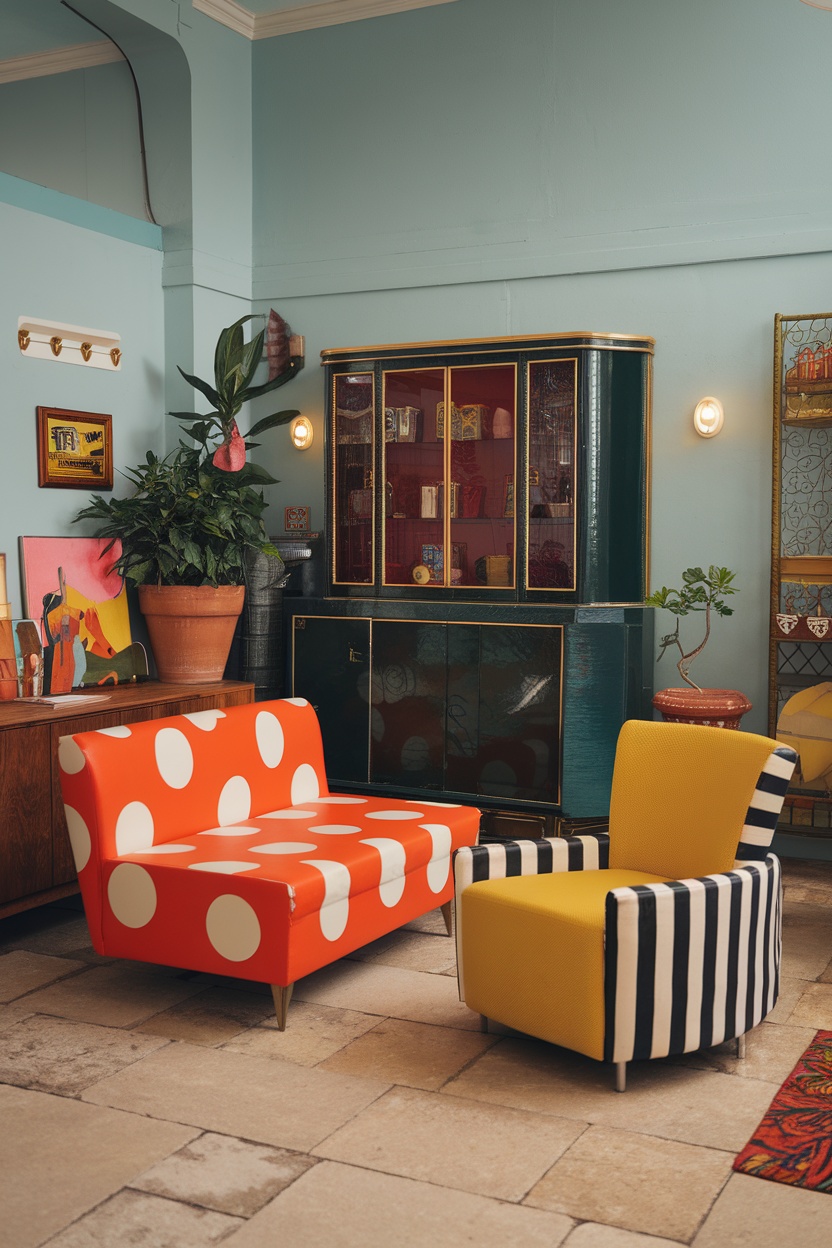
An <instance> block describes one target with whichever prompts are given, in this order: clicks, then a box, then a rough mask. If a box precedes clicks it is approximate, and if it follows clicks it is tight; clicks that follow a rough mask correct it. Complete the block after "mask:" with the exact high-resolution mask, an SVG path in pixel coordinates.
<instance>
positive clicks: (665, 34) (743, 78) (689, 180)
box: [253, 0, 832, 730]
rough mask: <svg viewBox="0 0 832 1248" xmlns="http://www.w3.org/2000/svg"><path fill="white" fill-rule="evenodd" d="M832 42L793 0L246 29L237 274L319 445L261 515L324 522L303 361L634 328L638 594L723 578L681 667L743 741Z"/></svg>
mask: <svg viewBox="0 0 832 1248" xmlns="http://www.w3.org/2000/svg"><path fill="white" fill-rule="evenodd" d="M830 53H832V15H830V14H828V13H822V12H820V11H819V10H813V9H811V8H809V7H808V6H805V5H801V4H799V3H797V0H794V2H789V3H783V0H732V3H730V4H725V3H724V0H697V3H696V4H693V5H691V4H690V3H687V2H686V0H630V2H629V3H628V4H626V5H622V4H619V3H616V2H613V0H584V2H583V3H581V4H576V3H573V2H571V0H513V3H512V4H511V5H506V4H504V3H502V2H501V0H458V2H457V3H455V4H451V5H440V6H438V7H432V8H426V9H422V10H418V11H413V12H409V13H402V14H397V15H391V16H389V17H385V18H379V19H377V20H375V21H367V22H356V23H353V24H351V25H347V26H340V27H337V28H329V29H324V30H316V31H307V32H303V33H299V34H296V35H292V36H288V37H285V38H281V39H273V40H264V41H261V42H258V43H256V44H255V45H254V114H255V134H254V140H255V151H256V152H257V160H256V162H255V165H254V188H255V198H254V222H255V232H254V239H255V244H254V260H255V264H254V276H253V289H254V295H255V299H256V300H257V302H258V306H261V307H264V308H265V307H266V306H268V305H269V304H274V306H276V307H278V309H279V310H280V311H281V312H282V314H283V315H284V316H286V317H287V318H288V319H289V320H290V321H291V323H292V325H293V326H294V328H295V329H296V330H298V331H299V332H304V333H305V334H306V335H307V359H308V361H309V364H308V367H307V371H306V372H305V373H304V374H302V375H301V378H300V380H299V381H298V382H297V383H296V386H295V387H293V389H292V393H291V400H292V405H293V406H298V405H299V406H303V407H304V408H305V409H307V410H309V411H311V413H312V414H313V420H314V421H315V424H316V429H317V431H318V434H319V437H318V438H317V439H316V442H315V444H314V445H313V448H312V449H311V451H309V452H308V453H307V454H305V455H302V456H296V457H295V458H294V459H292V460H291V465H292V472H291V476H289V474H288V473H287V472H285V471H284V473H283V474H282V475H283V477H284V482H285V481H286V478H289V483H288V484H286V483H284V484H282V485H281V486H280V487H277V488H276V489H275V490H274V491H273V494H274V502H275V504H276V505H277V506H278V508H280V509H282V507H283V505H284V504H285V503H303V502H310V503H311V505H312V508H313V523H315V524H319V523H320V522H321V517H322V514H323V512H322V509H323V489H322V467H323V461H322V455H321V449H322V448H321V443H322V433H323V422H322V403H323V396H322V389H321V386H320V373H319V370H318V369H317V368H316V360H317V353H318V351H319V350H320V349H322V348H326V347H337V346H348V345H351V344H356V345H357V344H365V343H367V344H369V343H376V342H391V341H392V342H404V341H409V340H419V339H426V338H429V339H434V338H436V339H443V338H453V337H457V336H461V337H477V336H488V335H498V334H522V333H535V332H550V331H559V330H600V331H604V330H606V331H618V332H625V333H636V334H647V335H651V336H653V337H655V339H656V359H655V392H654V436H653V451H654V458H653V522H652V552H653V575H652V581H653V585H658V584H662V583H664V584H673V583H676V582H678V580H679V577H680V572H681V569H682V568H684V567H686V566H688V565H689V564H693V563H703V564H708V563H722V564H726V565H727V566H729V567H732V568H734V569H736V571H737V576H738V583H739V585H740V587H741V592H740V595H739V596H738V597H737V598H736V599H735V600H734V602H735V605H736V614H735V615H734V616H733V617H732V618H731V619H728V620H718V621H717V622H716V625H715V628H714V632H713V634H712V639H711V641H710V643H709V645H708V648H707V650H706V651H705V653H704V654H703V656H702V657H701V659H699V660H698V661H697V666H696V669H695V671H696V674H697V676H698V678H699V680H700V682H701V683H706V684H713V685H727V686H730V687H738V688H741V689H743V690H744V691H745V692H746V693H748V695H749V696H750V697H751V699H752V701H753V702H754V711H753V712H752V713H751V715H750V716H749V717H748V719H747V721H746V723H747V726H748V727H750V728H753V729H757V730H764V729H765V726H766V721H767V698H768V687H767V665H768V652H767V621H768V594H769V573H770V508H771V421H772V410H771V401H772V400H771V387H772V350H773V318H774V314H775V313H776V312H786V313H800V312H813V311H818V310H823V309H824V308H825V307H826V306H827V305H828V303H829V292H830V290H832V283H831V282H830V279H832V253H830V245H831V244H832V228H830V227H831V226H832V222H831V221H830V217H829V212H828V204H829V202H830V192H832V168H830V167H829V165H828V162H824V161H823V160H817V159H815V158H814V157H811V156H807V158H806V159H807V160H808V161H809V165H808V166H807V165H806V164H805V162H804V160H803V158H802V157H801V158H799V159H798V160H797V163H795V161H796V159H797V157H798V152H799V151H800V150H801V148H802V147H803V146H804V140H803V138H801V136H805V134H806V133H807V130H806V127H807V126H810V122H811V119H812V118H816V119H819V118H822V117H824V116H826V115H827V114H828V112H829V110H830V105H831V104H832V80H830V77H829V74H828V72H827V67H828V64H829V58H830ZM777 84H780V86H781V87H782V92H783V93H785V94H781V92H780V89H779V87H778V86H777ZM797 84H801V90H800V91H799V92H798V95H799V98H800V103H799V104H797V103H795V104H792V105H789V106H787V105H786V103H785V97H786V96H788V98H789V99H792V100H793V99H794V98H795V95H794V87H795V86H796V85H797ZM807 84H811V89H810V90H809V89H808V88H807ZM279 115H282V116H285V117H286V119H287V124H286V125H283V126H280V125H277V124H275V121H274V118H275V116H279ZM810 128H811V127H810ZM300 152H311V153H314V154H315V159H314V160H301V159H300V158H299V155H298V154H299V153H300ZM807 167H809V168H810V169H811V174H810V176H805V175H804V174H803V172H798V170H801V171H802V170H803V169H805V168H807ZM316 372H318V374H319V375H318V378H317V379H316V378H315V376H314V373H316ZM705 394H716V395H718V396H719V397H720V398H721V399H722V400H723V402H724V405H725V410H726V424H725V430H724V432H723V433H722V434H721V435H720V436H719V437H718V438H716V439H714V440H712V441H705V440H703V439H700V438H698V437H697V436H696V435H695V434H694V432H693V429H692V424H691V416H692V410H693V406H694V404H695V403H696V401H697V400H698V399H699V398H701V397H702V396H703V395H705ZM287 397H288V396H287ZM301 398H302V402H300V403H299V399H301ZM278 432H280V431H278ZM276 475H278V476H281V472H280V471H279V470H278V471H276ZM281 514H282V511H281ZM674 623H675V621H674V620H673V618H672V617H670V616H669V615H668V616H666V617H665V618H664V619H660V620H659V621H658V630H659V631H660V632H663V631H671V630H672V627H673V624H674ZM665 626H666V627H665ZM683 628H684V630H685V636H687V635H688V630H689V631H690V633H691V634H692V636H693V637H694V639H695V640H697V641H698V639H699V632H698V629H699V620H698V617H691V618H689V619H688V620H686V621H683ZM676 683H678V681H677V674H676V672H675V668H674V666H673V662H672V659H671V658H670V656H669V655H668V656H667V657H665V658H664V660H663V662H662V664H661V665H660V666H659V667H658V668H657V672H656V686H657V687H661V686H663V685H668V684H676Z"/></svg>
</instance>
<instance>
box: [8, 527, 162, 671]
mask: <svg viewBox="0 0 832 1248" xmlns="http://www.w3.org/2000/svg"><path fill="white" fill-rule="evenodd" d="M106 545H107V539H106V538H98V537H22V538H21V539H20V550H21V565H22V567H23V579H24V592H25V598H26V610H27V612H28V614H29V616H30V618H31V619H33V620H36V621H37V622H38V627H39V628H40V632H41V639H42V641H43V646H44V692H49V693H52V694H55V693H66V692H68V691H69V690H70V689H72V688H74V687H76V686H79V685H100V684H118V683H119V681H120V680H126V679H130V678H132V677H133V676H136V675H145V674H146V673H147V659H146V656H145V655H144V650H143V649H142V647H141V646H137V645H134V644H133V643H132V639H131V635H130V616H129V613H128V609H127V595H126V591H125V587H124V581H123V579H122V578H121V576H120V575H119V574H118V572H116V571H115V570H114V567H113V565H114V563H115V561H116V559H117V558H118V556H119V554H120V546H119V544H118V543H116V545H115V546H113V548H112V550H110V551H108V552H107V554H106V555H104V557H103V558H101V557H100V556H101V554H102V551H103V550H104V548H105V547H106Z"/></svg>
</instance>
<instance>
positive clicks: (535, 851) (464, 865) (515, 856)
mask: <svg viewBox="0 0 832 1248" xmlns="http://www.w3.org/2000/svg"><path fill="white" fill-rule="evenodd" d="M609 856H610V838H609V836H608V835H607V833H606V832H601V833H599V834H598V835H597V836H557V837H552V838H551V839H544V840H539V841H505V842H504V843H502V844H499V845H498V844H493V845H473V846H472V845H466V846H464V847H463V848H462V849H458V850H457V851H456V853H455V854H454V928H455V935H456V966H457V983H458V984H459V999H460V1001H464V1000H465V996H464V993H463V979H462V907H461V906H460V905H459V904H458V903H459V897H460V896H461V894H462V892H463V890H464V889H466V888H467V887H468V885H469V884H476V883H479V881H480V880H496V879H505V878H506V877H507V876H512V875H550V874H551V875H554V874H556V873H558V872H561V871H598V870H601V869H602V868H604V867H607V866H608V865H609Z"/></svg>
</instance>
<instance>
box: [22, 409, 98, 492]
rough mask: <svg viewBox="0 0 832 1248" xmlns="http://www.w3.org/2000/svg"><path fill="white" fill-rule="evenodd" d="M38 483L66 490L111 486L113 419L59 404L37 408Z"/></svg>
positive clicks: (96, 488) (41, 485)
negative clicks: (73, 409)
mask: <svg viewBox="0 0 832 1248" xmlns="http://www.w3.org/2000/svg"><path fill="white" fill-rule="evenodd" d="M37 437H38V485H39V486H40V487H41V488H44V487H46V488H51V489H69V490H73V489H74V490H111V489H112V488H113V418H112V416H111V415H109V414H106V413H102V412H76V411H71V410H70V409H68V408H63V407H39V408H38V409H37Z"/></svg>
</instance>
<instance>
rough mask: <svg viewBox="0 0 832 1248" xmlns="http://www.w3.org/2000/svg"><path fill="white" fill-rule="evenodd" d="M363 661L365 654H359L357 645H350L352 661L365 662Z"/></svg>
mask: <svg viewBox="0 0 832 1248" xmlns="http://www.w3.org/2000/svg"><path fill="white" fill-rule="evenodd" d="M363 662H364V656H363V654H359V652H358V651H357V650H356V648H355V646H353V645H351V646H350V663H363Z"/></svg>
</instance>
